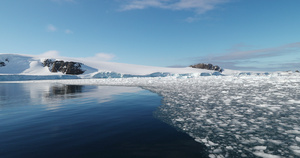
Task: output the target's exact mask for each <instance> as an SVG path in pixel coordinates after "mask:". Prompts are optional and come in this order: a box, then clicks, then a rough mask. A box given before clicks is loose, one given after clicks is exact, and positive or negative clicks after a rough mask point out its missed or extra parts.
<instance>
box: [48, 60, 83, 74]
mask: <svg viewBox="0 0 300 158" xmlns="http://www.w3.org/2000/svg"><path fill="white" fill-rule="evenodd" d="M43 65H44V67H49V70H50V72H62V73H64V74H69V75H80V74H83V73H84V72H85V70H82V69H81V65H83V64H82V63H79V62H72V61H71V62H65V61H62V60H61V61H53V60H51V59H46V60H45V61H44V62H43Z"/></svg>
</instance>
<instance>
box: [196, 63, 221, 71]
mask: <svg viewBox="0 0 300 158" xmlns="http://www.w3.org/2000/svg"><path fill="white" fill-rule="evenodd" d="M190 67H192V68H198V69H206V70H214V71H219V72H222V71H223V69H222V68H221V67H219V66H218V65H212V64H204V63H201V64H196V65H191V66H190Z"/></svg>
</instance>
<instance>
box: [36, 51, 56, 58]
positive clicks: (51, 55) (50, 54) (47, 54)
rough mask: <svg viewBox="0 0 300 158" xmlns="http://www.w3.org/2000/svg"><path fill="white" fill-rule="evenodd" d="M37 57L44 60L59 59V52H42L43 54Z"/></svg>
mask: <svg viewBox="0 0 300 158" xmlns="http://www.w3.org/2000/svg"><path fill="white" fill-rule="evenodd" d="M39 56H41V57H44V58H57V57H60V55H59V51H56V50H50V51H47V52H44V53H42V54H40V55H39Z"/></svg>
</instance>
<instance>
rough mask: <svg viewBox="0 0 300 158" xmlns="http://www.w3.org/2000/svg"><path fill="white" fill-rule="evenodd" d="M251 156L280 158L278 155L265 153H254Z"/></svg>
mask: <svg viewBox="0 0 300 158" xmlns="http://www.w3.org/2000/svg"><path fill="white" fill-rule="evenodd" d="M253 154H254V155H256V156H260V157H262V158H280V156H278V155H272V154H267V153H264V152H261V151H256V152H254V153H253Z"/></svg>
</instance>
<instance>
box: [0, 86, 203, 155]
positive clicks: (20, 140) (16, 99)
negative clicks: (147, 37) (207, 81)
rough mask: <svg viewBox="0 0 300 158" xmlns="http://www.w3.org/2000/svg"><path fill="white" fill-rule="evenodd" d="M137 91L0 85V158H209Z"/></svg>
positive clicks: (153, 98)
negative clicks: (159, 117) (166, 122)
mask: <svg viewBox="0 0 300 158" xmlns="http://www.w3.org/2000/svg"><path fill="white" fill-rule="evenodd" d="M160 104H161V97H160V96H158V95H157V94H154V93H151V92H149V91H146V90H143V89H140V88H135V87H108V86H78V85H58V84H46V83H43V84H3V83H2V84H1V83H0V157H1V158H9V157H103V158H108V157H111V158H113V157H116V158H121V157H122V158H123V157H164V158H165V157H172V158H173V157H180V158H182V157H197V158H201V157H207V155H208V153H207V152H206V151H205V146H203V145H201V144H199V143H197V142H195V141H194V140H193V139H192V138H190V137H189V136H187V135H186V134H184V133H181V132H178V131H177V130H176V129H174V128H173V127H170V126H169V125H167V124H165V123H163V122H162V121H160V120H158V119H156V118H154V116H153V112H155V111H156V110H157V107H158V106H159V105H160Z"/></svg>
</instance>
